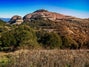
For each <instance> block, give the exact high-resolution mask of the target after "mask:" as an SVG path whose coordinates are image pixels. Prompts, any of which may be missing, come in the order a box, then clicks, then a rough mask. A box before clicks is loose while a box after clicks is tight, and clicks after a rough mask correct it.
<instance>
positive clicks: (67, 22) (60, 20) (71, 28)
mask: <svg viewBox="0 0 89 67" xmlns="http://www.w3.org/2000/svg"><path fill="white" fill-rule="evenodd" d="M10 22H11V23H15V24H21V23H22V22H24V23H26V22H28V23H29V25H30V26H32V27H35V28H37V30H41V29H42V30H44V31H47V32H55V33H58V34H59V35H60V36H61V37H64V36H66V37H69V38H71V39H72V41H76V42H78V44H79V45H80V46H82V45H83V44H86V43H87V42H89V19H81V18H76V17H72V16H67V15H63V14H59V13H55V12H50V11H47V10H44V9H40V10H37V11H35V12H33V13H30V14H27V15H25V16H24V17H23V19H22V18H21V17H20V16H13V17H12V18H11V20H10ZM83 47H84V46H83Z"/></svg>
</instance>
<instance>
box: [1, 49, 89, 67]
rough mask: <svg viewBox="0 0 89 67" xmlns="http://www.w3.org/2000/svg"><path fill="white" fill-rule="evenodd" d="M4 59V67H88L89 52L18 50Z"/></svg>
mask: <svg viewBox="0 0 89 67" xmlns="http://www.w3.org/2000/svg"><path fill="white" fill-rule="evenodd" d="M4 57H5V58H6V59H0V60H4V62H5V63H7V61H6V60H8V59H9V60H10V61H9V62H8V64H6V66H5V67H89V50H56V49H55V50H18V51H15V52H10V53H6V56H5V54H4ZM7 58H8V59H7Z"/></svg>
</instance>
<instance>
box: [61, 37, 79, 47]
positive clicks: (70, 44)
mask: <svg viewBox="0 0 89 67" xmlns="http://www.w3.org/2000/svg"><path fill="white" fill-rule="evenodd" d="M62 41H63V46H62V48H69V49H77V48H78V43H77V42H76V41H75V40H73V39H72V38H71V37H70V36H63V37H62Z"/></svg>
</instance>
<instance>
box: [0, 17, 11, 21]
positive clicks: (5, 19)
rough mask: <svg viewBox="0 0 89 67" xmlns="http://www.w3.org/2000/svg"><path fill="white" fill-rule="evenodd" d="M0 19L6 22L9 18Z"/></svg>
mask: <svg viewBox="0 0 89 67" xmlns="http://www.w3.org/2000/svg"><path fill="white" fill-rule="evenodd" d="M0 19H1V20H3V21H5V22H8V21H9V20H10V18H0Z"/></svg>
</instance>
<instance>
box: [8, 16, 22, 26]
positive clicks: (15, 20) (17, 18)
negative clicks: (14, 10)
mask: <svg viewBox="0 0 89 67" xmlns="http://www.w3.org/2000/svg"><path fill="white" fill-rule="evenodd" d="M9 22H10V24H18V25H19V24H21V23H22V22H23V18H22V17H21V16H18V15H15V16H13V17H12V18H11V19H10V21H9Z"/></svg>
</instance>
